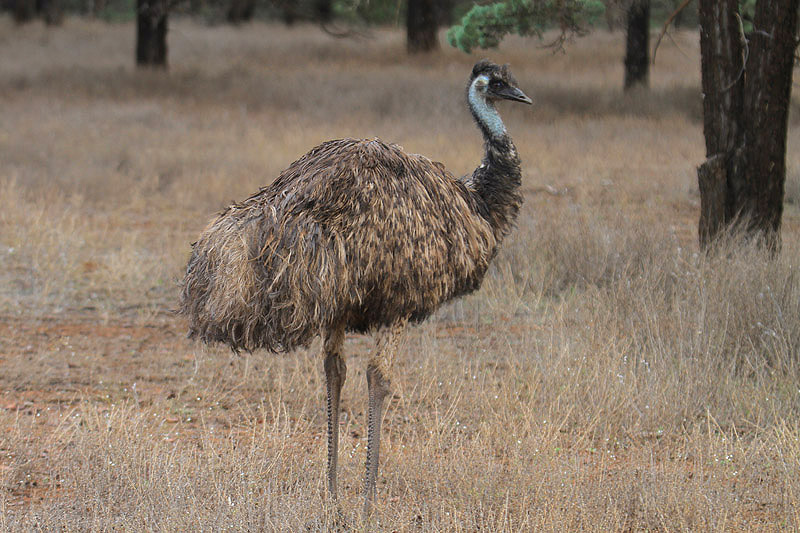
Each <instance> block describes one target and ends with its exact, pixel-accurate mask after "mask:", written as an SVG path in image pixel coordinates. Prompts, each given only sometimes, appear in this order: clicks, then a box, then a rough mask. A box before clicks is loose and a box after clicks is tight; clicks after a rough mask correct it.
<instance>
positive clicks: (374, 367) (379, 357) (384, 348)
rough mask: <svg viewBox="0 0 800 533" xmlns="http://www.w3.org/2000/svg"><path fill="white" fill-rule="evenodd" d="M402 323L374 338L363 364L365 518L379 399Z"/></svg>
mask: <svg viewBox="0 0 800 533" xmlns="http://www.w3.org/2000/svg"><path fill="white" fill-rule="evenodd" d="M405 326H406V321H405V320H403V321H400V322H398V323H397V324H395V325H393V326H392V327H391V328H389V329H388V330H386V331H383V332H381V334H380V336H379V338H378V348H377V350H376V352H375V355H374V356H373V357H372V358H371V359H370V361H369V363H368V364H367V387H368V389H369V407H368V414H367V417H368V418H367V472H366V475H365V477H364V518H365V519H366V518H369V515H370V512H371V510H372V502H373V500H374V499H375V482H376V480H377V477H378V461H379V459H380V448H381V419H382V417H383V400H384V398H386V395H387V394H389V392H390V388H389V384H390V382H389V369H390V368H391V363H392V358H393V357H394V353H395V351H396V350H397V344H398V342H399V339H400V336H401V334H402V332H403V331H404V329H405Z"/></svg>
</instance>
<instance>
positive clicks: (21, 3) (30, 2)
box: [11, 0, 36, 24]
mask: <svg viewBox="0 0 800 533" xmlns="http://www.w3.org/2000/svg"><path fill="white" fill-rule="evenodd" d="M11 5H12V11H13V14H14V22H16V23H17V24H25V23H26V22H30V21H31V20H33V17H34V16H35V15H36V0H12V3H11Z"/></svg>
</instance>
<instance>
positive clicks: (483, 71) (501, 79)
mask: <svg viewBox="0 0 800 533" xmlns="http://www.w3.org/2000/svg"><path fill="white" fill-rule="evenodd" d="M469 86H470V88H473V87H474V89H475V91H476V92H477V93H478V94H480V95H481V96H483V98H484V99H485V100H486V101H487V102H489V103H492V104H493V103H494V102H495V101H497V100H511V101H513V102H522V103H524V104H532V103H533V101H532V100H531V99H530V98H528V97H527V96H526V95H525V93H524V92H522V91H521V90H520V89H519V87H518V86H517V80H516V79H515V78H514V76H513V74H511V70H510V69H509V68H508V65H503V66H500V65H497V64H495V63H493V62H491V61H489V60H488V59H481V60H480V61H478V62H477V63H475V66H474V67H473V68H472V76H470V79H469Z"/></svg>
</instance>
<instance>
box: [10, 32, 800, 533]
mask: <svg viewBox="0 0 800 533" xmlns="http://www.w3.org/2000/svg"><path fill="white" fill-rule="evenodd" d="M132 39H133V29H132V27H130V26H111V25H103V24H100V23H92V22H86V21H81V20H72V19H68V20H67V21H66V24H65V26H64V27H63V28H56V29H45V28H43V27H40V26H36V25H34V26H27V27H23V28H16V27H14V26H12V25H11V23H10V22H9V21H8V20H0V46H2V48H3V50H4V52H3V61H2V62H0V93H2V94H3V98H2V99H0V117H2V123H3V127H2V129H0V203H1V204H2V205H3V209H2V211H0V313H2V316H3V320H2V323H0V393H1V395H0V427H2V428H3V429H4V430H3V432H2V434H0V453H1V454H2V455H0V511H2V513H1V514H0V528H2V529H4V530H9V531H27V530H47V531H53V530H64V531H80V530H91V531H104V530H120V531H152V530H159V531H190V530H223V529H224V530H241V531H256V530H267V531H302V530H303V529H304V528H308V529H310V530H322V531H324V530H327V529H328V528H329V527H330V526H332V524H333V523H334V518H335V517H336V515H337V513H336V511H335V510H334V509H331V508H330V507H329V506H328V505H327V504H325V502H324V498H323V496H324V479H323V478H324V474H323V469H324V461H325V449H324V442H325V440H324V402H323V388H324V387H323V379H322V372H321V361H320V360H319V358H318V356H316V350H317V348H316V347H312V349H311V350H309V351H308V353H306V352H304V351H300V352H298V353H296V354H291V355H288V356H280V357H276V356H271V355H268V354H263V353H257V354H253V355H246V356H242V357H236V356H234V355H232V354H230V353H229V352H228V351H226V350H224V349H218V348H203V347H200V346H197V345H193V344H190V343H189V342H188V341H186V340H184V339H183V333H184V328H185V325H184V324H182V323H181V322H180V321H179V320H177V319H176V318H175V317H174V316H173V315H172V314H171V313H170V312H169V310H170V309H171V308H173V307H174V306H175V302H176V298H177V288H176V283H175V282H176V280H177V278H178V277H179V276H180V273H181V272H180V271H181V268H182V267H183V265H184V264H185V261H186V259H187V256H188V243H189V242H190V241H191V240H193V239H194V238H195V237H196V236H197V234H198V233H199V231H200V230H201V228H202V227H203V226H204V224H205V222H206V220H207V219H208V218H209V217H210V215H211V214H212V213H213V212H214V211H215V210H217V209H219V208H221V207H222V206H223V205H224V204H225V203H226V202H228V201H230V200H233V199H237V198H242V197H243V196H244V195H246V194H249V193H250V192H253V191H254V190H255V189H256V188H257V187H258V186H259V185H262V184H264V183H266V182H268V181H269V180H270V179H271V178H272V177H274V176H275V175H276V174H277V173H278V172H279V171H280V170H281V169H282V168H284V167H285V166H287V165H288V164H289V163H290V162H291V161H292V160H293V159H295V158H296V157H298V156H299V155H300V154H302V153H303V152H305V151H306V150H307V149H309V148H310V147H312V146H313V145H315V144H316V143H318V142H320V141H322V140H325V139H328V138H335V137H342V136H359V137H369V136H380V137H382V138H384V139H387V140H392V141H396V142H399V143H400V144H402V145H404V146H405V147H406V148H407V149H409V150H411V151H415V152H421V153H425V154H426V155H429V156H432V157H434V158H437V159H439V160H441V161H443V162H444V163H445V164H446V165H447V166H448V167H449V168H451V169H453V170H454V171H455V172H456V173H464V172H468V171H469V170H470V169H471V168H472V167H474V165H475V164H476V163H477V161H478V157H479V154H480V139H479V136H478V134H477V132H475V131H473V129H474V128H473V127H472V126H471V124H470V119H469V117H468V115H467V113H466V112H465V111H464V109H463V107H462V106H463V103H462V98H463V97H462V90H463V84H464V78H465V75H466V73H467V72H468V69H469V68H470V66H471V64H472V63H473V62H474V59H475V58H474V57H466V56H463V55H460V54H459V53H457V52H455V51H451V50H443V51H442V52H441V53H440V54H437V55H436V56H434V57H432V58H412V59H409V58H407V57H406V56H405V54H404V46H403V42H402V36H401V34H400V33H398V32H394V31H383V30H381V31H376V32H374V35H373V36H372V38H370V39H369V40H365V41H358V42H356V41H342V40H334V39H331V38H329V37H328V36H326V35H324V34H321V33H320V32H318V31H317V30H316V29H313V28H308V27H306V28H304V27H300V28H297V29H293V30H287V29H285V28H282V27H273V26H261V25H255V26H252V27H245V28H242V29H231V28H224V27H219V28H206V27H201V26H197V25H194V24H192V23H190V22H186V21H176V22H175V23H174V25H173V29H172V30H171V34H170V39H171V40H170V45H171V62H172V68H171V71H170V73H169V74H162V73H144V74H142V73H136V72H134V71H133V69H132V67H131V55H132ZM675 43H676V44H670V43H665V44H664V45H662V48H661V50H660V51H659V63H658V64H657V65H656V68H655V70H654V71H653V73H652V82H653V89H652V91H651V92H650V93H649V94H636V95H632V96H631V95H622V94H621V92H620V91H619V86H620V85H621V80H622V67H621V64H622V61H621V58H622V38H621V36H620V35H610V34H604V33H600V34H597V35H594V36H592V37H590V38H588V39H585V40H582V41H578V42H576V43H575V44H574V45H573V46H571V47H570V48H569V52H568V54H567V55H565V56H560V55H557V56H552V55H550V54H549V52H547V51H542V50H538V49H536V48H535V46H534V44H535V43H533V42H531V41H524V40H520V39H512V40H510V41H509V42H508V43H507V44H505V45H504V46H503V48H501V49H500V50H499V51H494V52H492V53H490V54H489V55H491V56H492V57H493V58H496V59H497V60H499V61H510V62H511V63H512V65H513V67H514V72H515V74H516V75H517V77H518V78H519V80H520V83H521V85H522V87H523V88H524V89H525V90H526V92H528V93H529V94H531V95H532V96H534V97H535V99H536V100H537V105H536V107H535V108H534V109H533V110H527V109H525V110H519V109H513V108H512V107H509V108H508V109H506V110H505V111H506V114H507V115H508V116H507V123H508V127H509V130H510V131H511V132H512V134H513V136H514V139H515V141H516V142H517V145H518V147H519V148H520V152H521V155H522V158H523V161H524V171H525V176H524V189H525V196H526V204H525V207H524V208H523V212H522V215H521V217H520V220H519V225H518V226H519V227H518V229H517V231H516V232H515V233H513V234H512V236H511V237H510V238H509V240H508V242H507V245H506V246H505V249H504V250H503V252H502V253H501V255H500V256H499V257H498V258H497V261H496V263H495V264H494V266H493V267H492V269H491V271H490V274H489V276H488V277H487V279H486V281H485V283H484V286H483V288H482V289H481V291H480V292H478V293H477V294H475V295H473V296H471V297H469V298H466V299H464V300H463V301H460V302H457V303H455V304H453V305H450V306H448V307H446V308H445V309H442V310H441V311H440V312H439V313H438V314H437V315H436V316H435V317H434V318H433V319H432V320H430V321H428V322H427V323H425V324H423V325H421V326H420V327H417V328H415V329H413V330H412V331H411V332H410V334H409V335H408V341H407V346H406V350H405V353H404V354H402V356H401V357H400V358H399V361H398V362H397V364H396V369H395V378H394V381H393V383H394V385H395V387H396V394H395V396H394V398H393V399H392V401H391V402H389V403H390V405H389V407H388V410H387V413H386V419H387V423H386V424H385V425H384V428H385V430H384V440H383V449H384V450H385V451H384V453H383V457H382V459H383V463H382V471H381V473H380V475H379V487H378V505H377V510H376V516H375V520H376V522H375V524H376V527H375V529H378V530H385V531H509V532H510V531H568V530H572V531H576V530H580V531H675V530H689V531H725V530H727V531H739V530H749V531H775V530H787V531H791V530H798V529H800V476H799V475H798V471H799V470H800V425H799V424H798V420H799V419H800V387H799V386H798V383H800V367H798V364H799V363H800V287H798V281H797V276H796V274H797V268H798V265H797V257H798V252H799V251H800V250H798V245H797V242H798V239H797V236H798V220H799V217H798V211H797V204H796V198H795V197H796V196H797V192H796V191H797V190H798V187H799V186H800V185H798V183H797V177H798V175H800V170H798V169H800V155H798V154H800V151H798V150H797V149H796V148H797V146H798V141H799V140H800V139H798V136H797V134H796V133H795V132H794V130H792V131H791V132H790V139H789V143H790V149H789V154H790V155H789V160H788V167H789V180H790V181H789V183H788V184H787V191H788V192H789V196H788V198H787V211H786V214H785V219H784V222H785V229H784V242H785V245H784V250H783V253H782V255H781V257H780V258H779V259H778V260H776V261H769V260H767V259H766V258H765V257H763V256H762V255H761V253H760V252H759V251H758V250H755V249H749V248H746V247H745V248H736V247H733V246H728V247H725V248H724V249H723V250H722V251H721V252H720V253H719V254H716V255H713V256H708V257H706V256H700V255H698V254H697V247H696V243H695V241H696V238H695V233H696V218H697V210H698V203H699V198H698V195H697V187H696V175H695V167H696V166H697V165H698V164H699V162H700V161H701V160H702V158H703V154H704V149H703V140H702V132H701V124H700V121H699V113H700V100H699V89H698V84H699V81H698V78H699V75H698V70H699V68H698V57H697V53H698V52H697V48H698V47H697V36H696V34H691V33H687V34H679V35H677V36H676V37H675ZM687 73H688V75H687ZM462 132H468V133H464V134H462ZM793 191H794V192H793ZM346 349H347V353H348V354H349V363H350V364H349V367H350V372H349V373H348V376H349V380H348V381H347V383H346V385H345V390H344V393H343V408H344V416H343V425H344V427H343V437H342V443H341V452H340V453H341V460H340V484H341V486H342V492H343V495H342V501H341V512H342V515H343V517H344V520H345V521H346V523H348V524H350V525H352V526H353V527H354V528H355V529H358V524H359V522H358V513H357V510H358V509H359V508H360V505H359V493H360V480H361V476H362V469H363V460H364V438H365V427H364V426H365V412H364V411H365V406H366V398H365V396H366V392H365V391H366V383H365V377H364V366H363V363H364V361H365V358H366V355H367V353H368V350H369V349H370V339H369V338H366V337H360V336H354V337H352V338H350V339H349V340H348V342H347V347H346Z"/></svg>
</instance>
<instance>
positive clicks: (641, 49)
mask: <svg viewBox="0 0 800 533" xmlns="http://www.w3.org/2000/svg"><path fill="white" fill-rule="evenodd" d="M627 18H628V20H627V34H626V36H627V38H626V44H625V90H626V91H627V90H628V89H630V88H632V87H635V86H644V87H647V85H648V83H649V76H650V56H649V49H650V0H633V2H632V3H631V5H630V7H628V16H627Z"/></svg>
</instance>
